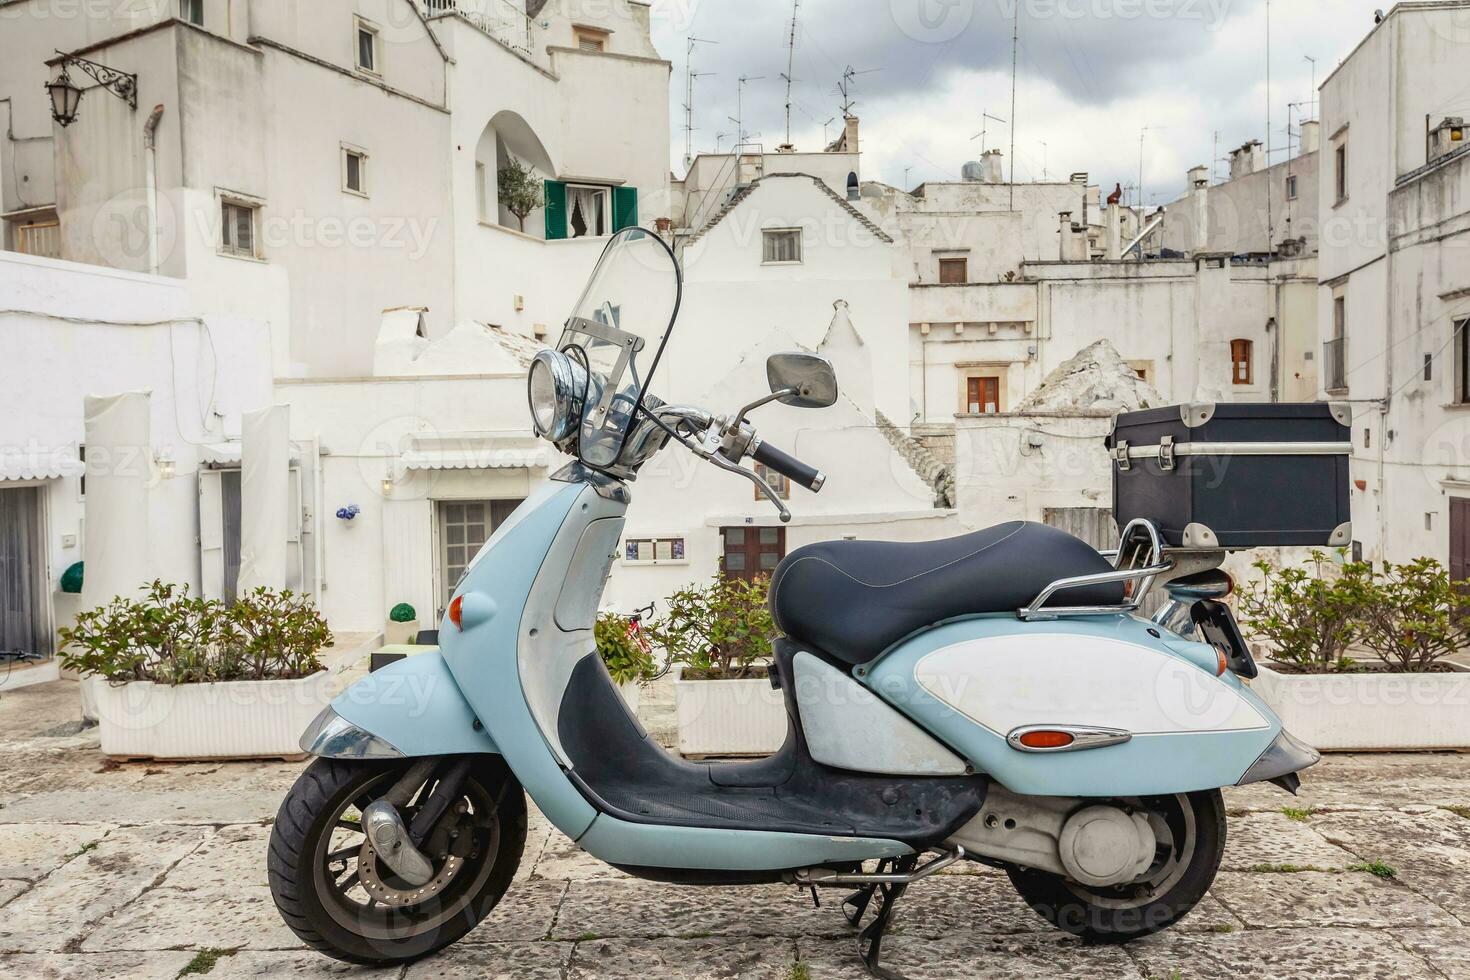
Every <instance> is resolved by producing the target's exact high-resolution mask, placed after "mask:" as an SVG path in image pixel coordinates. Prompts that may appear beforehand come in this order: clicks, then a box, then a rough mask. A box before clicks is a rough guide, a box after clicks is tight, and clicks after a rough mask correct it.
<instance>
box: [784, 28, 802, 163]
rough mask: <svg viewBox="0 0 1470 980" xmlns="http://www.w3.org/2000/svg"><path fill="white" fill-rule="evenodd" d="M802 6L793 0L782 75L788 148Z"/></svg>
mask: <svg viewBox="0 0 1470 980" xmlns="http://www.w3.org/2000/svg"><path fill="white" fill-rule="evenodd" d="M800 6H801V0H791V32H790V34H789V35H788V36H787V38H786V70H785V71H784V72H782V73H781V77H782V78H784V79H786V142H785V143H784V144H782V145H783V146H785V147H786V148H787V149H788V150H789V149H792V148H793V147H792V146H791V69H792V66H793V64H794V62H795V60H796V9H797V8H798V7H800Z"/></svg>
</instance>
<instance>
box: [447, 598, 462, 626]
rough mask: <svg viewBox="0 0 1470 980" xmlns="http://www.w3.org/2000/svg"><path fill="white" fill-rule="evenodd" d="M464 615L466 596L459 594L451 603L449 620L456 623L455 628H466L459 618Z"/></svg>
mask: <svg viewBox="0 0 1470 980" xmlns="http://www.w3.org/2000/svg"><path fill="white" fill-rule="evenodd" d="M462 615H464V596H462V595H457V596H455V597H454V600H453V601H452V602H450V603H449V621H450V622H451V623H453V624H454V628H455V629H459V630H462V629H464V627H463V626H461V625H460V624H459V618H460V616H462Z"/></svg>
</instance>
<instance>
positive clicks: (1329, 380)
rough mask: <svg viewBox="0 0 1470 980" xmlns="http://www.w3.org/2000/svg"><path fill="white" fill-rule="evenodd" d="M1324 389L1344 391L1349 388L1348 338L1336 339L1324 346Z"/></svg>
mask: <svg viewBox="0 0 1470 980" xmlns="http://www.w3.org/2000/svg"><path fill="white" fill-rule="evenodd" d="M1322 387H1323V388H1324V389H1326V390H1327V391H1342V390H1343V389H1345V388H1346V387H1347V338H1346V337H1335V338H1333V339H1332V340H1328V341H1324V342H1323V344H1322Z"/></svg>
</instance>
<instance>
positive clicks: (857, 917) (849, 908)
mask: <svg viewBox="0 0 1470 980" xmlns="http://www.w3.org/2000/svg"><path fill="white" fill-rule="evenodd" d="M877 887H878V886H877V885H864V886H863V887H861V888H859V889H858V890H857V891H855V892H853V893H852V894H851V895H849V896H847V897H846V898H844V899H843V900H842V917H843V918H844V919H846V920H847V924H848V925H850V926H852V927H853V928H856V927H857V924H858V923H859V922H862V921H863V913H864V912H866V911H868V903H869V902H870V901H872V900H873V889H875V888H877Z"/></svg>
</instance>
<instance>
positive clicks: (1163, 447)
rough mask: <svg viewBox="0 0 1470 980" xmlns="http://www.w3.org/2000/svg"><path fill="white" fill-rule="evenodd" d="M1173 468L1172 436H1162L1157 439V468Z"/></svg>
mask: <svg viewBox="0 0 1470 980" xmlns="http://www.w3.org/2000/svg"><path fill="white" fill-rule="evenodd" d="M1173 468H1174V437H1173V436H1164V437H1163V438H1161V439H1160V440H1159V469H1161V470H1172V469H1173Z"/></svg>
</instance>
